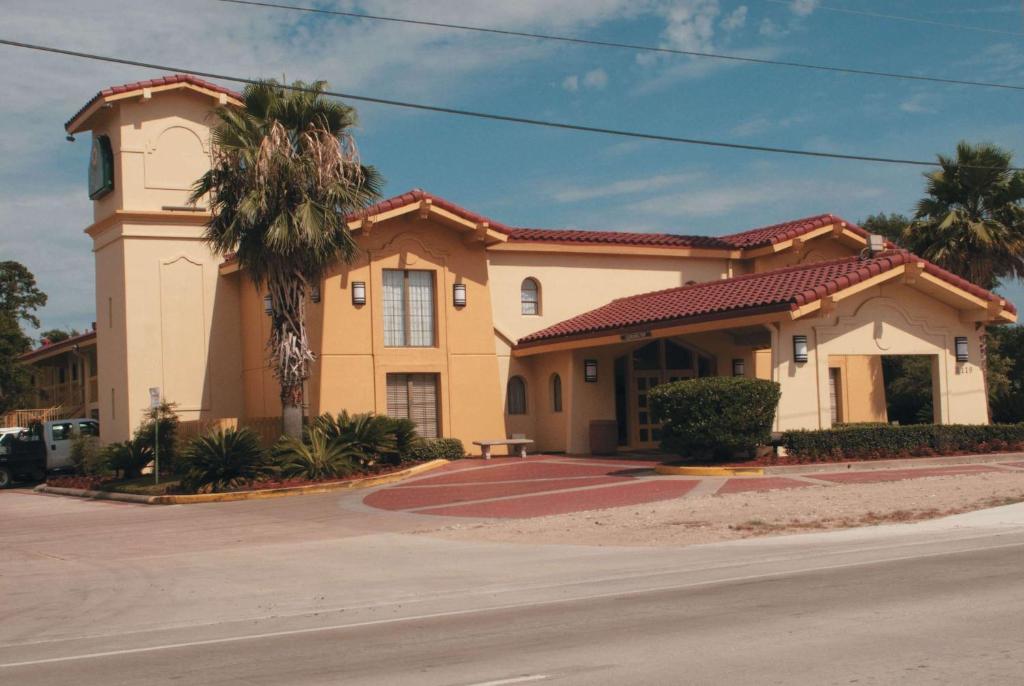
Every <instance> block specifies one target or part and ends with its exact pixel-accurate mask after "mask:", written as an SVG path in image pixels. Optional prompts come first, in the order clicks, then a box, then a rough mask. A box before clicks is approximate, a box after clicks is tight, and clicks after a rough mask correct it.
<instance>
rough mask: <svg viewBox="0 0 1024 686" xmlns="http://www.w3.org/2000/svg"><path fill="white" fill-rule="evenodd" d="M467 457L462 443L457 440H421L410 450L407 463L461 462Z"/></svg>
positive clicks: (406, 458)
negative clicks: (432, 461) (431, 461)
mask: <svg viewBox="0 0 1024 686" xmlns="http://www.w3.org/2000/svg"><path fill="white" fill-rule="evenodd" d="M465 456H466V449H465V448H464V447H463V446H462V441H460V440H459V439H457V438H421V439H419V440H418V441H416V442H415V443H413V445H412V447H410V448H409V451H408V454H407V456H406V457H405V458H404V460H405V461H406V462H429V461H430V460H461V459H462V458H463V457H465Z"/></svg>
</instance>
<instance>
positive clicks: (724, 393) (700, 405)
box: [648, 376, 780, 459]
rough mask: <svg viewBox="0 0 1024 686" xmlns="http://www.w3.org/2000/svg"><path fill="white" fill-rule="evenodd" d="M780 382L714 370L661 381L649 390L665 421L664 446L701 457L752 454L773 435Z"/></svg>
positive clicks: (656, 413)
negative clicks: (701, 375)
mask: <svg viewBox="0 0 1024 686" xmlns="http://www.w3.org/2000/svg"><path fill="white" fill-rule="evenodd" d="M779 395H780V391H779V384H777V383H775V382H773V381H765V380H763V379H748V378H744V377H732V376H711V377H706V378H702V379H692V380H687V381H676V382H674V383H669V384H664V385H661V386H657V387H656V388H654V389H653V390H651V391H650V393H649V394H648V398H649V399H650V405H651V412H652V414H653V418H654V420H655V421H657V422H661V423H662V440H661V447H662V449H663V450H665V451H667V452H670V453H674V454H677V455H682V456H685V457H695V458H701V459H708V458H719V459H728V458H731V457H733V456H734V455H735V453H737V452H743V453H747V454H748V455H749V456H750V457H753V453H754V452H755V451H756V449H757V446H758V445H763V444H767V443H768V442H769V441H770V440H771V427H772V422H773V421H774V420H775V410H776V408H777V407H778V404H779Z"/></svg>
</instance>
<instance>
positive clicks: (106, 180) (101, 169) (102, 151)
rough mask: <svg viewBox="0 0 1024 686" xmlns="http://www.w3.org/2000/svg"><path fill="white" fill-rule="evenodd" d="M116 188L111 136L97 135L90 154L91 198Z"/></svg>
mask: <svg viewBox="0 0 1024 686" xmlns="http://www.w3.org/2000/svg"><path fill="white" fill-rule="evenodd" d="M112 190H114V151H113V150H112V149H111V147H110V138H109V137H107V136H96V137H95V138H93V139H92V153H91V154H90V155H89V199H90V200H98V199H99V198H102V197H103V196H104V195H106V194H107V193H109V192H110V191H112Z"/></svg>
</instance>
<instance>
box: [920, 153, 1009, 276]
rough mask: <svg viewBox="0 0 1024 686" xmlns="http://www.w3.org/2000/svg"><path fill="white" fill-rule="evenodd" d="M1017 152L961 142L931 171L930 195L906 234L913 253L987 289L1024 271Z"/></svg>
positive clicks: (923, 202) (923, 201) (929, 177)
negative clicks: (1015, 167) (1014, 159)
mask: <svg viewBox="0 0 1024 686" xmlns="http://www.w3.org/2000/svg"><path fill="white" fill-rule="evenodd" d="M1012 157H1013V156H1012V154H1011V153H1009V152H1007V151H1005V150H1001V149H1000V148H998V147H996V146H994V145H989V144H981V145H977V146H975V145H971V144H969V143H966V142H961V143H960V144H959V145H957V147H956V158H955V159H953V158H950V157H946V156H944V155H939V156H938V159H939V167H940V169H939V170H938V171H935V172H931V173H928V174H926V175H925V177H926V178H927V180H928V181H927V191H928V196H927V197H925V198H923V199H922V200H921V201H920V202H919V203H918V205H917V212H916V214H915V221H914V222H913V223H912V224H911V225H910V226H909V227H907V229H906V230H905V231H904V232H903V237H902V241H901V242H902V244H903V245H904V246H906V247H907V248H908V249H909V250H911V251H912V252H914V253H916V254H918V255H920V256H921V257H924V258H925V259H928V260H931V261H932V262H934V263H936V264H938V265H939V266H941V267H944V268H945V269H948V270H949V271H951V272H953V273H955V274H958V275H959V276H962V277H963V278H965V279H967V280H968V281H971V282H972V283H975V284H977V285H979V286H982V287H983V288H989V289H991V288H994V287H995V286H996V285H997V284H998V283H999V279H1001V278H1003V277H1007V276H1009V277H1020V276H1022V275H1024V172H1020V171H1015V170H1013V168H1012V165H1011V160H1012Z"/></svg>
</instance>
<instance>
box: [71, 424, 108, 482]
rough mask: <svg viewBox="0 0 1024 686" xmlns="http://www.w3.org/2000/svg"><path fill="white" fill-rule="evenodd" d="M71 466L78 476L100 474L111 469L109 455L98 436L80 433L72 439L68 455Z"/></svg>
mask: <svg viewBox="0 0 1024 686" xmlns="http://www.w3.org/2000/svg"><path fill="white" fill-rule="evenodd" d="M68 458H69V459H70V461H71V468H72V469H73V470H74V472H75V474H77V475H78V476H100V475H103V474H106V473H107V472H109V471H110V466H109V465H108V464H107V456H106V455H105V454H104V451H103V446H102V445H100V439H99V438H97V437H96V436H85V435H81V434H80V435H78V436H75V438H74V439H73V440H72V441H71V452H70V454H69V456H68Z"/></svg>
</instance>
